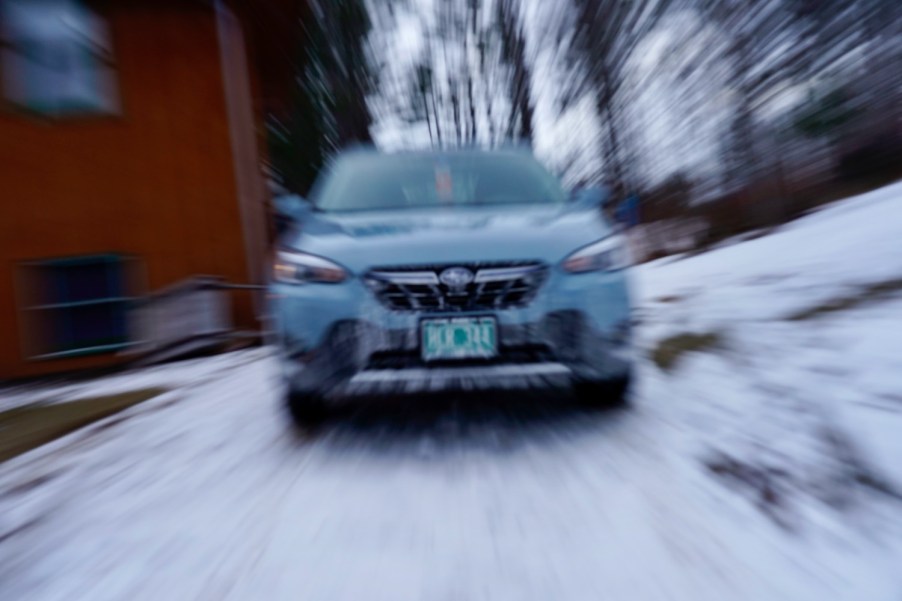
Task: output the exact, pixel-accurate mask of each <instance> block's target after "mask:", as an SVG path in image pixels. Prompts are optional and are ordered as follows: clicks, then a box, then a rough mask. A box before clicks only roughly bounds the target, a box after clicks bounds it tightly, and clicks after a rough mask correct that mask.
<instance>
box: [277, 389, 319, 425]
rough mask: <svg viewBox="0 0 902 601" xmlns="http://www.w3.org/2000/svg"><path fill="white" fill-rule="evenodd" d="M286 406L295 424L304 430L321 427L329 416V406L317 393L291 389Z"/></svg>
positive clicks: (287, 395) (286, 397)
mask: <svg viewBox="0 0 902 601" xmlns="http://www.w3.org/2000/svg"><path fill="white" fill-rule="evenodd" d="M285 407H286V409H288V415H289V416H290V417H291V420H292V422H294V425H295V426H297V427H298V428H301V429H303V430H314V429H316V428H319V427H320V426H322V425H323V423H324V422H325V421H326V420H327V419H328V418H329V411H328V407H326V404H325V403H324V402H323V400H322V399H321V398H320V397H319V396H318V395H316V394H312V393H300V392H291V391H289V392H288V393H287V394H286V396H285Z"/></svg>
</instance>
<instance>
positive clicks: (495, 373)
mask: <svg viewBox="0 0 902 601" xmlns="http://www.w3.org/2000/svg"><path fill="white" fill-rule="evenodd" d="M601 201H602V195H601V193H600V192H596V193H595V194H593V193H591V192H590V193H584V194H582V195H575V196H574V195H568V194H566V193H565V191H564V190H563V189H562V187H561V185H560V183H559V182H558V181H557V180H556V178H554V177H553V176H552V175H551V174H550V173H548V172H547V171H546V170H545V169H544V168H543V167H542V166H541V165H540V164H539V163H538V162H537V161H536V160H535V159H534V158H533V157H532V156H531V155H530V154H528V153H525V152H520V151H456V152H417V153H399V154H383V153H379V152H376V151H355V152H350V153H347V154H344V155H341V156H339V157H338V158H337V159H336V160H335V161H334V163H333V164H332V165H331V167H330V168H329V169H328V171H327V172H325V173H324V174H323V175H322V176H321V177H320V178H319V180H318V182H317V183H316V185H315V186H314V188H313V189H312V190H311V194H310V198H309V200H302V199H300V198H298V197H293V198H289V199H284V198H283V199H282V202H283V205H282V206H281V209H280V211H281V213H282V214H283V215H285V216H288V217H289V220H288V222H287V223H289V226H288V227H287V228H286V229H285V231H284V232H283V233H282V234H281V237H280V241H279V245H278V248H277V249H276V253H275V258H274V265H273V270H272V279H271V283H270V286H269V302H270V304H271V306H270V309H271V319H272V328H271V329H272V334H273V337H274V340H275V343H276V346H277V348H278V351H279V361H280V364H281V368H282V374H283V377H284V380H285V383H286V388H285V390H286V399H285V400H286V404H287V406H288V409H289V410H290V414H291V415H292V417H293V418H294V419H295V420H296V421H297V422H298V423H299V424H311V423H315V422H317V421H319V420H321V419H322V418H323V417H324V416H326V415H327V413H328V411H329V409H330V408H333V407H334V406H335V405H336V404H339V403H348V402H355V401H356V402H361V401H362V400H363V399H365V398H378V397H383V398H384V397H385V396H393V397H394V396H399V395H411V396H412V398H413V399H415V400H416V402H426V399H427V398H428V396H429V395H430V394H433V393H438V392H446V391H458V392H460V391H464V392H465V391H475V390H481V389H491V390H495V389H508V388H519V387H529V388H536V387H541V388H558V387H569V388H572V389H573V391H574V392H575V394H576V396H577V398H578V399H580V400H581V401H582V402H584V403H586V404H588V405H593V406H597V405H606V404H614V403H618V402H623V400H624V396H625V392H626V390H627V387H628V384H629V381H630V373H631V362H632V347H631V340H630V297H629V291H628V282H627V272H626V269H625V268H626V267H627V265H628V262H629V261H628V253H627V251H626V247H625V241H624V240H623V238H622V236H621V235H619V234H618V233H616V232H615V231H614V230H613V229H612V228H611V226H610V225H609V224H608V223H607V222H606V221H605V218H604V216H603V213H602V211H601V209H600V205H601Z"/></svg>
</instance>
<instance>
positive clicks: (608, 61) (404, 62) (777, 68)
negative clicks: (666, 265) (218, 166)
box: [268, 0, 902, 246]
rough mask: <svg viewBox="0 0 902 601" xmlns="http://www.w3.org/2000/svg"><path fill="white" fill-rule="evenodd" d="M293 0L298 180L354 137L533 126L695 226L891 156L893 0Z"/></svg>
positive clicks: (894, 135) (518, 133)
mask: <svg viewBox="0 0 902 601" xmlns="http://www.w3.org/2000/svg"><path fill="white" fill-rule="evenodd" d="M302 1H303V2H304V3H305V4H306V8H307V11H308V18H306V19H304V20H303V23H302V24H301V26H302V27H303V28H304V34H305V35H304V37H303V40H304V42H303V46H302V47H301V48H298V49H292V54H293V56H296V57H297V59H296V69H297V81H298V89H297V94H296V97H295V100H294V103H293V106H292V107H290V110H288V111H286V112H285V114H282V115H272V116H271V118H270V119H269V122H268V133H269V138H270V140H271V159H272V167H273V173H274V178H275V179H276V180H277V181H278V182H279V184H280V185H281V186H283V187H284V188H287V189H289V190H292V191H296V192H299V193H305V192H306V191H307V190H308V188H309V186H310V184H311V182H312V180H313V178H314V177H315V174H316V173H317V171H318V170H319V169H320V168H321V167H322V166H323V165H324V163H325V162H326V161H327V160H328V157H329V156H331V155H333V154H334V153H335V152H336V151H338V150H340V149H342V148H345V147H348V146H351V145H354V144H361V143H362V144H370V143H375V144H376V145H378V146H380V147H383V148H386V149H390V150H391V149H399V148H417V147H430V146H431V147H434V148H454V147H462V146H480V147H497V146H502V145H517V144H525V145H529V146H531V147H532V148H533V149H534V151H535V153H536V154H537V156H538V157H539V158H540V159H542V160H544V161H545V162H546V164H547V165H548V166H549V167H551V168H552V169H553V170H554V171H556V172H557V173H558V175H560V176H561V177H562V179H563V180H564V182H565V183H566V184H567V185H570V186H575V185H586V184H590V183H594V182H604V183H606V184H607V185H609V186H610V187H611V189H613V190H615V191H616V193H617V195H618V197H617V198H615V201H616V200H619V199H622V198H624V197H626V196H628V195H635V196H636V197H638V199H639V204H640V211H639V213H640V218H641V221H642V222H643V224H649V223H654V224H657V226H660V225H661V224H667V223H683V222H685V223H688V222H692V221H694V222H697V223H704V224H705V225H704V227H700V228H698V227H697V228H691V229H692V231H697V232H699V234H697V235H696V234H693V236H692V237H693V240H692V244H693V245H695V246H698V245H706V244H710V243H712V242H716V241H718V240H721V239H723V238H725V237H727V236H732V235H735V234H738V233H741V232H743V231H747V230H750V229H760V228H765V227H769V226H773V225H776V224H779V223H782V222H785V221H786V220H789V219H791V218H793V217H796V216H798V215H800V214H803V213H804V212H805V211H807V210H809V209H811V208H812V207H814V206H816V205H818V204H821V203H823V202H827V201H830V200H833V199H835V198H839V197H842V196H848V195H849V194H853V193H856V192H859V191H863V190H866V189H870V188H873V187H875V186H877V185H880V184H882V183H886V182H888V181H892V180H894V179H896V178H898V177H899V176H900V175H902V2H899V1H898V0H849V1H845V0H843V1H840V0H756V1H754V2H749V1H747V0H555V1H553V2H549V1H547V0H371V1H367V0H302ZM656 231H664V232H666V231H672V230H668V229H667V228H661V227H658V229H657V230H656ZM665 235H670V234H665Z"/></svg>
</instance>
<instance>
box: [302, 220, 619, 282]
mask: <svg viewBox="0 0 902 601" xmlns="http://www.w3.org/2000/svg"><path fill="white" fill-rule="evenodd" d="M609 234H610V228H609V227H608V226H607V225H606V224H605V223H604V221H603V220H602V218H601V215H600V212H599V211H598V210H597V209H591V210H590V209H585V208H579V207H574V206H572V205H563V206H552V207H524V206H522V205H520V206H510V207H501V208H499V207H497V206H494V207H467V208H460V207H454V208H446V209H427V210H412V209H404V210H393V211H372V212H354V213H344V214H341V213H313V214H311V215H309V216H308V217H307V219H305V220H304V222H303V223H302V224H301V225H300V227H299V232H295V233H294V234H292V235H291V236H289V238H288V240H286V244H285V245H284V246H287V247H289V248H294V249H297V250H300V251H303V252H308V253H312V254H315V255H319V256H321V257H325V258H328V259H331V260H333V261H336V262H338V263H340V264H342V265H343V266H345V267H346V268H348V269H350V270H351V271H353V272H357V273H360V272H363V271H366V270H367V269H369V268H371V267H378V266H400V265H417V264H434V263H457V262H460V263H467V262H489V261H522V260H539V261H544V262H547V263H557V262H558V261H560V260H562V259H563V258H564V257H566V256H567V255H568V254H570V253H571V252H573V251H574V250H576V249H578V248H580V247H582V246H584V245H586V244H589V243H591V242H595V241H596V240H599V239H601V238H604V237H605V236H607V235H609Z"/></svg>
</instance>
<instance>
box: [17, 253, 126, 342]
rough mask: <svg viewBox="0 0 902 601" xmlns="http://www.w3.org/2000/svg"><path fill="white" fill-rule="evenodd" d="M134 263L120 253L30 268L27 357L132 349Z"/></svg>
mask: <svg viewBox="0 0 902 601" xmlns="http://www.w3.org/2000/svg"><path fill="white" fill-rule="evenodd" d="M133 263H134V261H133V260H131V259H129V258H126V257H121V256H119V255H102V256H90V257H76V258H71V259H61V260H54V261H42V262H36V263H29V264H27V265H24V266H23V267H22V270H21V276H22V278H21V284H22V285H21V292H22V299H23V303H22V304H23V307H22V309H23V313H24V326H25V327H24V332H23V334H24V340H25V347H26V348H25V352H26V355H28V356H31V357H34V358H53V357H65V356H71V355H81V354H88V353H103V352H110V351H115V350H119V349H121V348H123V347H125V346H127V345H128V342H129V339H128V338H129V337H128V328H127V321H126V318H127V311H128V307H129V304H130V301H131V300H132V297H131V296H130V295H129V290H130V289H131V288H132V286H131V285H130V282H131V280H132V278H131V277H130V271H131V269H130V267H131V266H132V264H133Z"/></svg>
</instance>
